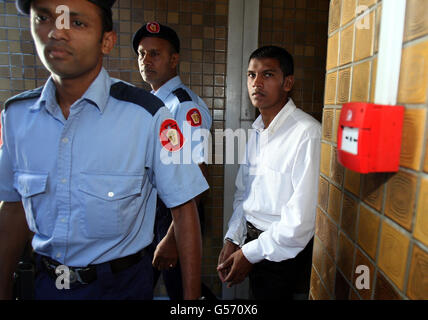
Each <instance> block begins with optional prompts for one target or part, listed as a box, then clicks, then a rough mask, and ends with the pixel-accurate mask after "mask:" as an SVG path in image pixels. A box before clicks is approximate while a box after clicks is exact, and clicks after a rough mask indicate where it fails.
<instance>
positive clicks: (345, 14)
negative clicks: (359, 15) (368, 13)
mask: <svg viewBox="0 0 428 320" xmlns="http://www.w3.org/2000/svg"><path fill="white" fill-rule="evenodd" d="M356 9H357V1H356V0H344V1H342V20H341V25H342V26H343V25H345V24H347V23H348V22H349V21H351V20H352V19H353V18H354V17H355V10H356Z"/></svg>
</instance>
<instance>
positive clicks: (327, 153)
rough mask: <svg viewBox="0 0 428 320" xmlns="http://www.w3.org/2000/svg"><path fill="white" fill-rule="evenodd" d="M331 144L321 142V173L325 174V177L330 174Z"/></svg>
mask: <svg viewBox="0 0 428 320" xmlns="http://www.w3.org/2000/svg"><path fill="white" fill-rule="evenodd" d="M331 148H332V147H331V145H329V144H326V143H322V144H321V168H320V171H321V173H323V174H325V175H326V176H327V177H329V176H330V169H331Z"/></svg>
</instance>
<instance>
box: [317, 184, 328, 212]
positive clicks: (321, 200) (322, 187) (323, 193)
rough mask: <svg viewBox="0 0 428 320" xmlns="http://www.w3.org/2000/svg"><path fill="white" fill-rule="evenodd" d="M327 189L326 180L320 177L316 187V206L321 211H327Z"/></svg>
mask: <svg viewBox="0 0 428 320" xmlns="http://www.w3.org/2000/svg"><path fill="white" fill-rule="evenodd" d="M328 189H329V183H328V181H327V180H326V179H324V178H323V177H321V176H320V179H319V187H318V205H319V206H320V208H321V209H323V210H325V211H327V206H328Z"/></svg>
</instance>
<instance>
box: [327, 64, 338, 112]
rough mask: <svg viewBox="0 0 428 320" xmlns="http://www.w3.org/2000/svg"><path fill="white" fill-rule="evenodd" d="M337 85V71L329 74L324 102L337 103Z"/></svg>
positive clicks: (328, 103)
mask: <svg viewBox="0 0 428 320" xmlns="http://www.w3.org/2000/svg"><path fill="white" fill-rule="evenodd" d="M336 86H337V72H332V73H329V74H327V77H326V81H325V98H324V104H326V105H332V104H336Z"/></svg>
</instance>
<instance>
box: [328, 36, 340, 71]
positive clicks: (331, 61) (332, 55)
mask: <svg viewBox="0 0 428 320" xmlns="http://www.w3.org/2000/svg"><path fill="white" fill-rule="evenodd" d="M338 58H339V32H337V33H335V34H334V35H333V36H331V37H330V38H329V39H328V49H327V66H326V68H327V70H331V69H333V68H336V67H337V65H338Z"/></svg>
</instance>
